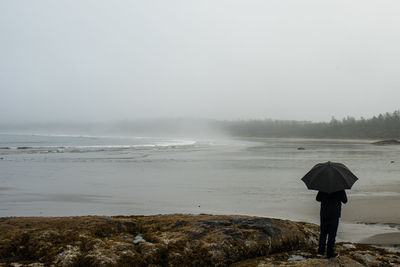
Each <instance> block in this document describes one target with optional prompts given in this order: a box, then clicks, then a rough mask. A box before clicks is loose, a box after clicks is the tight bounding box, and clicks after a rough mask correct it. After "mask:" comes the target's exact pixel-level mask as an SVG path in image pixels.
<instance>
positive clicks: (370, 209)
mask: <svg viewBox="0 0 400 267" xmlns="http://www.w3.org/2000/svg"><path fill="white" fill-rule="evenodd" d="M399 207H400V196H374V197H357V198H352V199H350V200H349V203H348V204H347V205H346V207H345V208H343V211H342V220H345V221H350V222H353V223H361V224H370V225H386V226H388V227H390V228H393V232H389V233H384V234H375V235H372V236H370V237H367V238H363V239H361V240H360V242H361V243H365V244H373V245H382V246H400V232H399V231H400V213H399V212H398V210H399Z"/></svg>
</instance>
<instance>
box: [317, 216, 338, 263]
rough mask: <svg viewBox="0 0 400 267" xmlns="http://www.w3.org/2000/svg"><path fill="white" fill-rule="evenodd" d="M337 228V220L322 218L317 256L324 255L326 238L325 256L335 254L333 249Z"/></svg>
mask: <svg viewBox="0 0 400 267" xmlns="http://www.w3.org/2000/svg"><path fill="white" fill-rule="evenodd" d="M338 226H339V218H322V217H321V227H320V231H321V233H320V236H319V246H318V254H321V255H323V254H325V245H326V236H328V244H327V250H326V252H327V256H328V257H329V256H332V255H333V254H334V253H335V252H334V250H333V247H334V246H335V238H336V232H337V229H338Z"/></svg>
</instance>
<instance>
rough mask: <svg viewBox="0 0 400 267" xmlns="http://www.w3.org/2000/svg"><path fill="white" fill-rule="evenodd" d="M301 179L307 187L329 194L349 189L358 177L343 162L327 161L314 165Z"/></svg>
mask: <svg viewBox="0 0 400 267" xmlns="http://www.w3.org/2000/svg"><path fill="white" fill-rule="evenodd" d="M301 180H302V181H303V182H304V183H305V184H306V186H307V188H308V189H313V190H318V191H322V192H325V193H328V194H330V193H333V192H336V191H340V190H344V189H350V188H351V187H352V186H353V184H354V183H355V182H356V181H357V180H358V178H357V177H356V176H355V175H354V174H353V173H352V172H351V171H350V170H349V169H348V168H347V167H346V166H345V165H344V164H342V163H336V162H330V161H328V162H325V163H318V164H317V165H315V166H314V167H313V168H312V169H311V170H310V171H309V172H308V173H307V174H306V175H304V177H303V178H301Z"/></svg>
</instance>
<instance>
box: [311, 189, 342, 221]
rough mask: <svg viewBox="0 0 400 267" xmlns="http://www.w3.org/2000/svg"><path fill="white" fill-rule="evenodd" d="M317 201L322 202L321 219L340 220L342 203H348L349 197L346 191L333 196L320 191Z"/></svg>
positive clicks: (335, 193)
mask: <svg viewBox="0 0 400 267" xmlns="http://www.w3.org/2000/svg"><path fill="white" fill-rule="evenodd" d="M317 201H318V202H321V212H320V215H321V218H324V219H331V218H332V219H334V218H340V215H341V210H342V202H343V203H344V204H345V203H347V196H346V192H345V191H344V190H342V191H338V192H334V193H331V194H328V193H324V192H321V191H319V192H318V195H317Z"/></svg>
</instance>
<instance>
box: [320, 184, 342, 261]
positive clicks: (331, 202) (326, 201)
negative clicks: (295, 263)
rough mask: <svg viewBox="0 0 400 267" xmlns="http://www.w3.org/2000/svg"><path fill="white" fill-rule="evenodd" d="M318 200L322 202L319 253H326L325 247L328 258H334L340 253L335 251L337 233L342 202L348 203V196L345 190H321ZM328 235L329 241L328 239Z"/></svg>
mask: <svg viewBox="0 0 400 267" xmlns="http://www.w3.org/2000/svg"><path fill="white" fill-rule="evenodd" d="M316 200H317V201H318V202H321V211H320V219H321V225H320V236H319V244H318V254H319V255H324V254H325V247H326V252H327V256H326V257H327V258H328V259H329V258H334V257H337V256H338V253H336V252H335V251H334V246H335V239H336V233H337V229H338V226H339V218H340V215H341V210H342V203H343V204H346V203H347V196H346V192H345V191H344V190H341V191H337V192H334V193H330V194H328V193H325V192H322V191H319V192H318V194H317V197H316ZM327 237H328V243H326V239H327Z"/></svg>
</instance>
